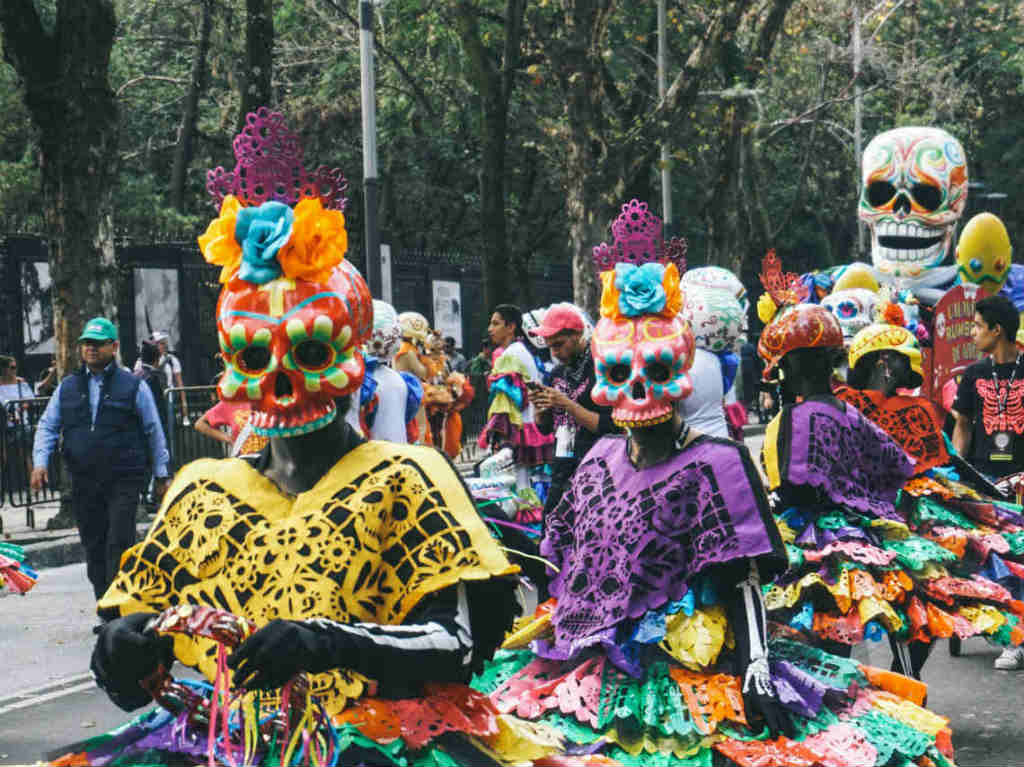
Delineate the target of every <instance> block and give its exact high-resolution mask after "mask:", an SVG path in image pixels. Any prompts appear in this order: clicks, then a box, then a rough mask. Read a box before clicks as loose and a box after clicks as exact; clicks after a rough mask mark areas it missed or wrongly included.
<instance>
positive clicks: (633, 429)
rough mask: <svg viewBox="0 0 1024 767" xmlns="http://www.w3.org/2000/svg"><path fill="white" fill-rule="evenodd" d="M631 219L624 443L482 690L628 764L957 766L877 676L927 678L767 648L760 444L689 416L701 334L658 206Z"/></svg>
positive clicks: (554, 555)
mask: <svg viewBox="0 0 1024 767" xmlns="http://www.w3.org/2000/svg"><path fill="white" fill-rule="evenodd" d="M626 208H627V211H626V212H627V213H628V220H629V222H630V223H629V225H630V227H631V231H628V232H624V233H623V236H622V237H620V238H617V240H618V242H619V243H620V244H622V245H623V247H622V250H623V251H625V254H626V255H627V256H629V257H630V258H629V260H627V261H623V262H617V263H614V268H613V269H611V268H609V269H607V270H605V271H603V272H602V275H601V282H602V285H603V294H602V299H601V319H600V321H599V322H598V325H597V328H596V330H595V333H594V341H593V355H594V359H595V362H596V365H597V384H596V386H595V391H594V397H595V400H596V401H598V402H600V403H602V404H610V405H611V406H612V407H613V411H612V413H613V419H614V420H615V421H616V422H617V423H618V424H620V425H621V426H623V427H624V428H625V429H626V430H627V433H626V435H623V436H619V435H612V436H606V437H603V438H602V439H601V440H599V441H598V442H597V444H596V445H595V446H594V447H593V448H592V449H591V450H590V452H589V453H588V454H587V455H586V457H585V458H584V459H583V461H582V463H581V464H580V466H579V468H578V469H577V471H576V473H575V474H574V475H573V477H572V480H571V483H570V486H569V488H568V490H567V491H566V493H565V495H564V496H563V497H562V500H561V502H560V503H559V504H558V506H557V507H556V508H555V509H554V511H553V512H552V514H551V515H550V517H549V518H548V519H547V521H546V530H545V536H544V539H543V542H542V546H541V550H542V552H543V554H544V555H545V556H546V557H548V558H549V559H550V560H551V562H552V564H553V565H554V567H553V569H554V570H555V575H554V577H553V579H552V582H551V591H552V594H553V595H554V596H555V597H556V600H557V601H556V602H555V604H554V606H553V607H549V608H548V609H546V610H544V611H542V613H541V615H540V616H539V617H538V618H537V619H536V620H535V621H533V622H532V623H530V624H526V625H524V626H521V627H520V628H519V630H518V631H517V632H516V633H514V634H513V635H512V636H511V637H510V639H509V640H508V641H507V642H506V645H505V648H506V649H503V650H502V651H501V652H499V653H498V655H496V656H495V659H494V661H493V662H492V663H489V664H487V667H486V669H485V671H484V672H483V673H482V674H481V675H480V676H479V677H478V678H477V680H476V681H475V682H474V685H475V686H476V687H477V688H478V689H480V690H485V691H487V692H488V694H489V696H490V698H491V700H492V701H493V702H494V703H495V705H496V706H497V707H498V708H499V710H501V711H503V712H510V713H511V712H514V713H515V714H516V715H518V716H520V717H525V718H528V719H530V720H533V721H534V723H535V725H536V726H537V727H538V728H539V727H542V726H543V727H546V728H549V729H553V730H555V731H557V732H558V733H560V734H561V736H562V737H563V738H564V739H565V742H567V743H569V744H571V745H570V748H571V749H573V752H574V753H584V754H592V755H597V756H602V757H604V758H609V759H612V760H615V762H617V763H622V764H648V763H650V764H666V763H672V764H678V763H683V764H699V765H709V766H710V765H711V764H712V762H713V761H714V763H715V764H720V763H729V764H742V765H768V764H790V765H797V764H799V765H807V766H808V767H809V765H812V764H884V763H887V762H889V761H890V760H893V761H905V760H910V759H916V758H918V757H920V756H922V755H926V754H927V755H928V757H929V758H932V759H934V760H935V761H936V762H938V763H944V764H945V763H947V762H946V759H945V757H944V756H943V755H942V754H941V753H940V752H939V750H937V748H936V743H937V740H936V735H937V734H939V733H942V734H941V735H940V736H939V738H940V740H941V741H942V743H943V747H944V748H948V746H949V743H948V732H947V731H945V730H944V729H943V728H944V723H945V720H944V719H942V718H941V717H937V716H935V715H933V714H931V713H930V712H928V711H926V710H924V709H922V708H920V707H919V706H918V705H916V704H915V703H913V702H911V701H909V700H906V699H904V698H901V697H899V696H898V695H896V694H893V693H891V692H887V691H885V690H883V689H879V688H878V687H877V686H875V684H873V682H878V681H881V682H884V683H885V684H886V685H887V686H889V687H892V688H897V689H898V688H906V689H908V690H914V691H916V693H917V695H918V699H920V696H921V695H923V687H924V686H923V685H921V684H920V683H917V682H913V681H912V680H906V679H904V678H902V677H899V676H898V675H895V674H891V673H890V672H881V671H878V670H875V669H869V668H867V667H864V666H860V665H859V664H857V663H855V662H852V661H849V660H847V659H844V658H838V657H834V656H830V655H828V654H827V653H824V652H822V651H820V650H816V649H814V648H812V647H810V646H808V645H806V644H802V643H800V642H795V641H792V640H790V639H777V640H770V639H769V638H768V634H767V625H766V620H765V614H764V610H763V607H762V602H761V579H762V577H765V578H770V577H771V576H772V575H773V574H774V573H776V572H778V570H779V569H780V568H781V567H783V566H784V564H785V550H784V548H783V546H782V541H781V540H780V538H779V534H778V531H777V529H776V527H775V523H774V520H773V519H772V516H771V512H770V508H769V505H768V499H767V497H766V496H765V492H764V488H763V486H762V484H761V482H760V479H759V476H758V473H757V469H756V468H755V466H754V464H753V461H752V460H751V458H750V455H749V453H748V452H747V449H746V447H744V446H743V445H742V444H738V443H736V442H733V441H731V440H727V439H719V438H716V437H710V436H708V435H705V434H699V433H697V432H696V431H695V430H693V429H691V428H690V427H689V426H688V425H687V424H686V423H685V422H684V421H683V420H682V417H681V415H680V414H679V410H678V408H677V407H676V404H677V402H678V401H679V400H680V399H684V398H685V397H686V396H688V395H689V394H690V392H691V383H690V380H689V377H688V375H687V369H688V368H689V365H690V361H691V359H692V355H693V337H692V334H691V333H690V330H689V328H688V327H687V326H686V323H685V322H684V321H683V320H682V318H681V317H680V316H679V310H680V308H681V306H682V303H683V295H682V291H681V290H680V285H679V276H678V270H677V268H676V265H675V264H674V263H672V262H671V260H669V259H667V258H666V253H665V248H664V246H663V243H662V242H661V238H660V236H656V235H655V230H657V232H658V234H660V228H661V227H660V222H657V225H655V222H654V220H652V219H654V217H653V215H652V214H651V213H650V212H649V211H648V210H647V206H646V205H645V204H643V203H639V202H637V201H635V200H634V201H632V202H630V203H629V204H628V206H626ZM597 263H598V266H599V268H603V267H605V266H607V265H608V264H607V262H606V261H605V260H604V259H603V258H601V256H600V255H598V257H597ZM530 640H533V642H532V645H530V646H531V649H525V646H526V644H527V642H528V641H530ZM783 733H785V734H783ZM538 751H540V749H538ZM716 752H717V753H716ZM535 754H537V752H536V751H535V752H534V754H531V755H530V756H531V757H532V758H536V755H535Z"/></svg>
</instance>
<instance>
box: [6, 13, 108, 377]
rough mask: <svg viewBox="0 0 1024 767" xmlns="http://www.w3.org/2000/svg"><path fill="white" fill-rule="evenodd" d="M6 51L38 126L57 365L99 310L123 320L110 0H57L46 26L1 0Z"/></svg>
mask: <svg viewBox="0 0 1024 767" xmlns="http://www.w3.org/2000/svg"><path fill="white" fill-rule="evenodd" d="M0 25H2V27H3V46H4V56H5V58H6V59H7V61H8V62H10V63H11V64H12V66H13V67H14V69H15V71H16V72H17V73H18V75H19V77H20V78H21V81H22V88H23V90H24V99H25V104H26V106H27V107H28V110H29V113H30V114H31V116H32V122H33V123H34V125H35V127H36V130H37V131H38V132H39V145H40V165H41V177H42V192H43V200H44V204H45V211H44V218H45V222H46V228H47V234H48V235H49V245H50V252H49V257H50V258H49V260H50V275H51V277H52V279H53V319H54V322H53V324H54V331H55V335H56V355H55V356H56V362H57V367H58V370H59V371H60V372H61V374H64V373H66V372H67V371H69V370H71V369H72V368H74V367H77V366H78V365H79V364H80V361H79V356H78V350H77V339H78V336H79V334H80V333H81V330H82V327H83V326H84V324H85V321H86V320H87V319H88V318H89V317H92V316H95V315H100V314H102V315H104V316H106V317H109V318H111V319H112V320H115V321H116V319H117V302H116V292H115V288H114V285H115V282H114V279H115V276H116V267H115V263H114V240H113V235H114V232H113V219H112V209H111V196H110V193H111V188H112V178H113V173H114V152H115V150H116V138H117V101H116V99H115V98H114V94H113V92H112V91H111V88H110V83H109V81H108V78H107V75H108V69H109V64H110V50H111V47H112V46H113V43H114V33H115V30H116V19H115V14H114V4H113V2H111V0H59V2H58V3H57V15H56V23H55V24H54V26H53V31H52V32H48V31H47V30H46V29H45V28H44V27H43V25H42V23H41V21H40V19H39V15H38V14H37V12H36V10H35V7H34V5H33V3H32V0H5V2H3V3H0Z"/></svg>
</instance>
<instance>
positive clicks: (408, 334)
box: [398, 312, 430, 346]
mask: <svg viewBox="0 0 1024 767" xmlns="http://www.w3.org/2000/svg"><path fill="white" fill-rule="evenodd" d="M398 324H399V326H400V327H401V329H402V338H404V339H406V340H407V341H412V342H413V343H415V344H419V345H421V346H422V345H423V344H425V343H426V342H427V336H428V335H429V334H430V323H429V322H427V318H426V317H424V316H423V315H422V314H420V313H419V312H402V313H401V314H399V315H398Z"/></svg>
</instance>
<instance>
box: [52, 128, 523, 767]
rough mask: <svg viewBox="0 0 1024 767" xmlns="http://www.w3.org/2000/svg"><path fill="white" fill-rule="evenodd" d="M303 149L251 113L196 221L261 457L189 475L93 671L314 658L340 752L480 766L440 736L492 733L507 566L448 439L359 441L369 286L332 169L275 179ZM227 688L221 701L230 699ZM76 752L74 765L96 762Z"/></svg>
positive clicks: (243, 672)
mask: <svg viewBox="0 0 1024 767" xmlns="http://www.w3.org/2000/svg"><path fill="white" fill-rule="evenodd" d="M296 146H297V141H296V139H295V137H294V136H292V135H291V134H290V133H288V132H287V129H286V128H285V126H284V125H283V121H282V118H281V116H280V115H278V114H274V113H269V112H267V111H266V110H263V109H261V110H260V111H259V113H257V114H254V115H250V116H249V118H248V122H247V126H246V128H245V131H244V133H243V135H241V136H240V137H239V139H238V140H236V143H235V151H236V155H238V159H239V168H236V171H235V172H234V173H233V174H226V173H224V172H223V171H221V170H220V169H218V171H217V172H215V173H212V174H211V177H210V189H211V192H213V193H214V194H215V196H216V197H217V199H219V200H220V216H219V217H218V218H217V219H216V220H215V221H214V222H213V223H211V224H210V227H209V228H208V230H207V232H206V234H204V235H203V236H202V237H200V238H199V242H200V247H201V248H202V251H203V255H204V256H205V258H206V259H207V260H208V261H210V262H212V263H215V264H219V265H221V266H222V267H223V271H222V275H221V281H222V282H223V283H224V288H223V291H222V293H221V296H220V300H219V302H218V307H217V329H218V336H219V341H220V346H221V352H222V355H223V357H224V360H225V363H226V367H227V371H226V373H225V375H224V376H223V378H222V379H221V382H220V386H219V393H220V396H221V398H222V399H224V400H227V401H248V402H250V403H251V404H252V407H253V411H254V416H253V425H254V428H255V430H256V431H257V433H259V434H261V435H263V436H266V437H268V438H269V440H270V442H269V445H268V447H267V448H266V449H265V450H264V452H263V453H262V454H261V455H260V457H259V459H258V460H257V461H256V462H255V463H249V462H246V461H244V460H240V459H228V460H206V459H204V460H199V461H195V462H193V463H191V464H189V465H187V466H185V467H184V468H183V469H182V470H181V471H180V472H179V473H178V474H177V476H176V477H175V479H174V481H173V483H172V485H171V488H170V490H169V491H168V492H167V494H166V496H165V498H164V503H163V505H162V507H161V509H160V511H159V513H158V516H157V518H156V520H155V521H154V523H153V525H152V527H151V529H150V531H149V533H148V535H147V536H146V538H145V540H143V541H142V542H140V543H139V544H137V545H136V546H135V547H133V548H132V549H130V550H129V551H128V552H127V553H126V555H125V557H124V558H123V560H122V564H121V569H120V572H119V573H118V575H117V577H116V578H115V580H114V582H113V584H112V585H111V587H110V588H109V590H108V591H107V592H106V594H105V595H104V596H103V598H102V599H101V601H100V603H99V610H100V613H101V615H102V616H103V617H104V618H106V619H108V620H109V622H108V623H107V624H106V625H105V626H104V627H103V628H102V630H101V631H100V634H99V637H98V639H97V643H96V649H95V651H94V653H93V659H92V670H93V672H94V673H95V675H96V679H97V682H98V684H99V685H100V686H101V687H102V688H104V689H105V690H106V691H107V693H108V694H109V695H110V697H111V699H112V700H113V701H114V702H115V703H117V704H118V705H120V706H121V707H123V708H125V709H126V710H131V709H135V708H138V707H140V706H142V705H143V704H145V703H146V702H147V701H148V700H149V694H148V692H147V690H146V689H144V688H143V686H142V685H141V684H140V682H142V681H143V680H146V679H148V678H151V677H152V675H153V674H155V673H157V672H158V671H160V670H161V669H165V668H169V667H170V664H171V663H173V662H174V660H175V659H177V660H178V661H180V662H182V663H184V664H186V665H190V666H193V667H195V668H198V669H199V670H200V671H202V672H203V674H204V675H206V676H207V677H208V678H209V679H211V680H217V684H218V685H225V686H226V685H227V679H226V676H227V675H231V679H232V684H233V687H234V688H235V690H236V691H244V690H273V689H276V688H281V687H282V686H285V687H288V686H289V685H291V684H292V683H291V682H290V680H293V679H294V678H295V677H296V676H297V675H308V677H309V683H310V689H311V694H312V700H313V701H314V703H313V704H311V705H312V708H313V710H314V711H321V712H323V713H324V714H325V715H326V717H328V718H329V719H330V720H331V721H332V722H333V726H334V727H336V728H338V732H339V733H340V740H336V741H334V740H333V739H331V740H332V741H333V742H335V743H336V744H340V745H338V746H337V748H336V749H335V751H336V752H340V753H342V754H343V757H342V760H343V761H346V762H350V763H351V762H363V761H371V762H373V763H379V762H385V763H389V764H390V763H392V762H400V763H402V764H405V763H406V760H411V761H414V762H415V761H416V760H417V759H422V760H425V761H426V762H429V763H431V764H443V763H447V764H451V763H455V762H462V763H474V757H473V754H477V755H479V752H477V751H475V750H474V749H473V748H472V747H469V746H468V745H465V748H464V750H461V751H460V750H459V748H461V746H459V745H455V746H452V745H451V743H450V742H447V745H446V746H444V747H442V746H440V745H438V743H437V742H435V738H437V737H439V736H441V735H443V734H444V733H446V732H451V731H455V732H456V733H468V734H472V735H477V736H483V735H487V734H493V733H494V732H496V731H497V725H496V719H495V714H494V712H493V709H492V708H491V707H490V706H489V705H488V703H487V701H486V700H485V699H484V698H483V696H482V695H480V694H478V693H475V692H474V691H472V690H471V689H469V688H468V687H466V686H464V684H462V683H464V682H466V681H468V680H469V678H470V674H471V673H472V671H473V670H474V669H478V668H479V667H480V666H481V664H482V662H483V661H484V660H485V659H486V658H488V657H489V656H490V655H491V653H492V652H493V649H494V648H495V646H496V645H497V644H498V642H500V640H501V638H502V635H503V633H504V632H505V630H506V628H507V627H508V626H509V625H510V621H511V615H512V612H513V609H514V597H513V589H514V583H512V582H511V581H510V579H509V578H508V577H506V576H510V575H512V574H513V573H514V572H515V568H514V567H512V566H510V564H509V562H508V560H507V559H506V557H505V555H504V553H503V552H502V551H501V549H500V548H499V546H498V544H497V543H496V541H495V540H494V538H492V537H491V535H490V534H489V533H488V531H487V528H486V527H485V525H484V524H483V522H482V521H481V519H480V517H479V516H478V515H477V512H476V510H475V509H474V506H473V503H472V501H471V500H470V498H469V496H468V494H467V492H466V490H465V487H464V485H463V484H462V482H461V481H460V479H459V478H458V476H457V475H456V474H455V472H454V470H453V469H452V468H451V466H450V464H449V463H448V462H447V460H446V459H445V458H444V457H443V456H442V455H440V454H439V453H437V452H436V451H434V450H432V449H428V448H423V447H415V446H409V445H398V444H394V443H390V442H376V441H365V440H363V439H362V438H361V437H359V436H358V435H356V434H355V433H354V431H353V429H352V428H351V427H349V426H348V425H347V424H346V423H345V422H344V419H343V417H342V414H340V413H339V408H338V406H337V405H336V404H335V403H336V402H337V401H348V395H349V394H350V393H351V392H352V391H354V390H356V389H357V388H358V387H359V385H360V381H361V379H362V377H363V375H364V362H363V357H362V352H361V351H360V348H361V344H362V343H363V342H364V341H365V340H366V339H367V337H368V335H369V332H370V328H371V323H372V309H371V300H370V295H369V292H368V290H367V287H366V284H365V282H364V281H363V279H362V278H361V277H360V275H359V274H358V272H357V271H356V270H355V268H354V267H353V266H351V264H349V263H348V262H347V261H346V260H345V259H344V255H345V250H346V247H347V242H346V233H345V221H344V216H343V214H342V212H341V208H342V206H343V202H344V198H343V197H342V192H343V190H344V186H343V181H344V180H343V179H342V178H340V174H337V172H334V173H333V174H332V173H329V172H327V171H324V170H321V171H318V172H317V173H316V174H310V175H308V176H307V175H306V174H305V172H304V171H303V176H302V177H301V178H293V177H292V176H289V177H288V178H287V179H280V178H278V177H277V176H275V175H274V173H275V171H276V169H277V166H278V163H276V162H274V161H275V160H279V159H280V155H281V153H283V152H287V151H288V149H289V148H294V147H296ZM290 159H291V161H292V162H291V163H288V164H287V167H289V168H292V167H294V166H295V165H298V166H299V167H301V156H299V157H291V158H290ZM241 169H244V171H245V172H244V173H241V172H240V170H241ZM292 181H294V182H295V184H296V186H295V187H294V188H292V187H290V186H285V184H290V183H291V182H292ZM257 190H260V191H257ZM275 190H276V191H275ZM282 190H283V191H282ZM261 193H262V195H263V196H261ZM271 194H274V195H279V197H275V198H274V199H271V198H270V195H271ZM175 605H178V606H183V605H194V606H197V607H196V608H195V609H197V610H198V609H199V608H200V607H203V608H207V607H209V608H216V609H217V610H219V611H223V612H225V613H230V614H233V615H234V616H238V617H239V618H240V619H241V620H242V621H243V624H244V625H246V626H250V627H251V630H252V633H251V635H249V636H248V638H247V639H245V641H243V642H242V643H241V644H240V645H239V646H238V647H237V648H236V649H234V651H233V652H232V653H231V654H230V656H229V657H227V658H226V663H225V658H224V655H223V652H222V650H221V649H219V648H218V643H217V642H216V641H211V639H209V638H197V637H195V636H189V635H186V634H177V635H175V636H174V638H173V644H172V643H171V641H172V640H171V639H169V638H167V637H164V636H161V635H160V634H158V633H157V632H158V631H159V630H160V626H161V625H163V623H162V622H161V620H159V619H158V618H157V615H158V614H159V613H161V612H162V611H165V610H168V608H172V607H174V606H175ZM186 617H187V616H186ZM164 622H166V619H165V620H164ZM244 633H245V632H243V635H244ZM225 665H226V668H225ZM216 689H221V688H220V687H217V688H216ZM216 689H215V691H214V699H213V701H212V702H211V710H212V708H213V706H215V705H216V704H217V701H218V700H220V701H221V703H223V702H224V700H226V699H227V698H223V699H221V698H219V696H218V693H217V691H216ZM232 694H234V693H232ZM231 700H232V701H235V700H236V699H235V698H231ZM238 700H241V699H238ZM246 700H248V699H246ZM232 705H236V704H235V703H232ZM237 705H241V704H237ZM245 705H250V703H246V704H245ZM212 718H213V717H212V714H211V721H212ZM171 725H173V722H172V723H171ZM171 725H169V726H168V729H167V732H168V735H167V737H166V739H165V740H162V741H161V740H160V739H159V738H156V736H155V734H154V733H153V732H150V731H145V728H144V727H143V728H142V729H143V730H144V732H143V734H142V735H141V736H140V741H139V742H141V743H144V744H145V745H146V747H147V748H148V749H150V750H152V749H153V748H154V743H157V744H158V746H159V747H158V748H157V749H156V752H157V753H160V754H161V755H162V757H161V758H162V759H170V761H172V762H174V763H180V762H184V761H188V755H189V753H190V752H189V750H188V749H187V748H185V747H184V746H180V744H178V746H177V747H176V746H175V743H177V741H174V738H173V737H172V736H173V734H174V733H173V726H171ZM229 729H230V728H229ZM210 731H211V733H213V734H216V733H215V731H214V728H213V725H212V724H211V726H210ZM161 732H162V731H161ZM226 732H228V730H226ZM234 736H235V734H234V733H233V732H231V733H230V734H225V735H223V736H222V737H223V738H225V739H227V740H230V739H231V738H232V737H234ZM197 737H198V736H197ZM124 740H125V738H124V736H123V733H122V735H121V736H119V737H117V738H114V739H113V741H109V740H108V741H107V742H105V743H103V744H97V745H96V748H97V749H99V750H100V751H101V752H102V751H103V749H106V752H107V753H108V754H109V751H110V749H112V748H114V746H112V745H111V742H113V743H114V744H115V745H116V746H117V747H118V748H120V749H121V757H122V758H123V757H125V755H126V752H130V751H131V748H132V744H131V743H125V742H124ZM460 743H463V744H467V743H468V741H460ZM140 748H141V746H140ZM178 748H180V749H181V750H176V749H178ZM303 748H305V746H303ZM211 749H212V746H211ZM218 749H226V750H224V751H221V750H216V754H215V753H214V750H211V751H210V761H211V763H212V762H213V761H218V762H221V763H224V762H230V761H231V760H230V758H229V756H230V754H231V753H233V752H232V750H231V747H230V744H229V743H226V742H223V743H222V742H220V741H218ZM346 749H349V750H351V753H349V752H348V751H347V750H346ZM453 749H454V750H453ZM78 751H79V753H78V756H79V757H80V762H79V763H88V762H90V760H91V759H93V758H95V757H96V753H95V752H90V750H89V747H88V746H86V747H82V748H81V749H79V750H78ZM147 753H149V752H147ZM296 753H298V752H296ZM168 754H177V756H168ZM222 754H227V755H228V756H223V755H222ZM306 756H312V752H311V751H310V752H306ZM335 756H336V757H337V753H335ZM446 760H447V761H446ZM65 763H76V762H74V760H71V761H67V762H65Z"/></svg>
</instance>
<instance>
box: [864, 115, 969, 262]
mask: <svg viewBox="0 0 1024 767" xmlns="http://www.w3.org/2000/svg"><path fill="white" fill-rule="evenodd" d="M861 182H862V183H861V196H860V203H859V206H858V215H859V216H860V219H861V220H862V221H864V222H865V223H866V224H867V225H868V226H869V227H870V228H871V258H872V261H873V262H874V265H875V266H876V267H877V268H878V269H879V271H881V272H882V273H884V274H888V275H891V276H892V277H894V278H897V279H899V278H914V277H918V276H920V275H921V274H922V273H923V272H925V271H926V270H928V269H932V268H934V267H936V266H938V265H939V264H940V263H941V262H942V260H943V258H945V256H946V253H947V252H948V251H949V247H950V243H951V241H952V239H953V232H954V229H955V228H956V223H957V221H959V220H960V216H961V215H962V214H963V212H964V207H965V205H966V204H967V160H966V157H965V155H964V148H963V147H962V146H961V145H960V142H959V141H957V140H956V139H955V138H953V136H951V135H950V134H948V133H946V131H944V130H941V129H939V128H920V127H908V128H896V129H895V130H890V131H886V132H885V133H881V134H879V135H878V136H875V137H874V138H873V139H872V140H871V143H869V144H868V146H867V149H865V150H864V159H863V165H862V168H861Z"/></svg>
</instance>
